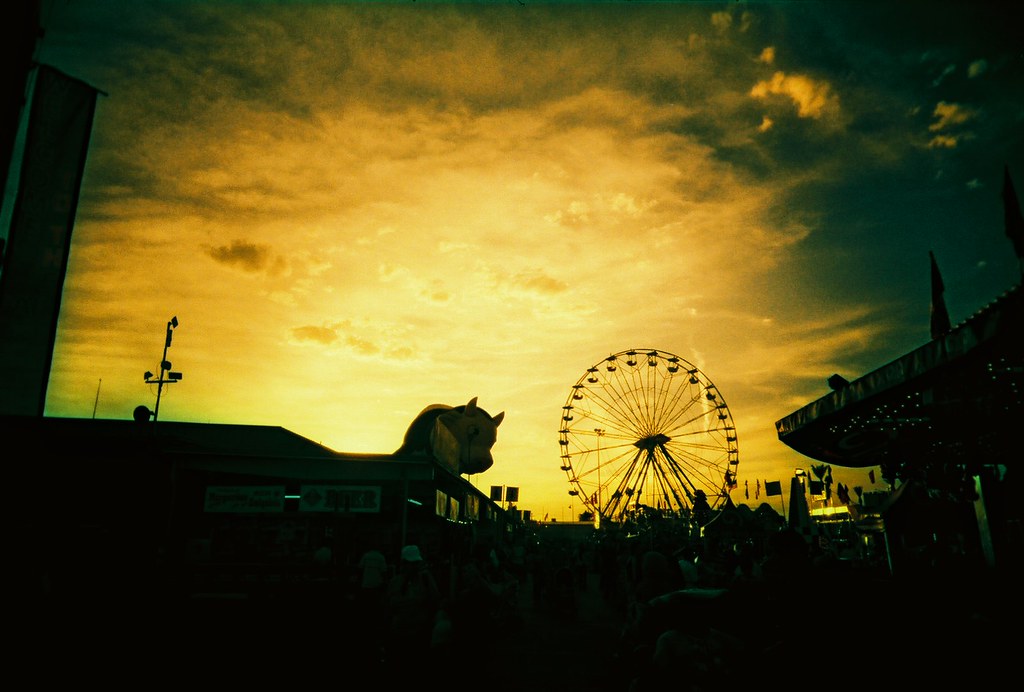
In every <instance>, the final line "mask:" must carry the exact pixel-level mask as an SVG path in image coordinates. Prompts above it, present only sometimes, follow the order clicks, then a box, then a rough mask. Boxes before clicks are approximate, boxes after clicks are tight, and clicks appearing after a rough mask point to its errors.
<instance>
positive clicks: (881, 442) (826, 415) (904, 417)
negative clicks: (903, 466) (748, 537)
mask: <svg viewBox="0 0 1024 692" xmlns="http://www.w3.org/2000/svg"><path fill="white" fill-rule="evenodd" d="M1022 308H1024V301H1022V294H1021V290H1020V286H1019V285H1018V286H1016V287H1014V288H1013V289H1011V290H1010V291H1008V292H1006V293H1004V294H1003V295H1002V296H1001V297H1000V298H998V299H997V300H996V301H994V302H993V303H991V304H989V305H988V306H986V307H985V308H984V309H982V310H980V311H979V312H977V313H975V314H974V315H973V316H971V317H970V318H968V319H967V320H965V321H964V322H962V323H961V324H959V325H957V326H956V327H954V328H952V329H951V330H950V331H949V332H948V333H946V334H944V335H942V336H940V337H938V338H936V339H933V340H932V341H930V342H928V343H926V344H925V345H923V346H921V347H920V348H917V349H915V350H914V351H911V352H910V353H907V354H906V355H904V356H901V357H900V358H897V359H896V360H894V361H892V362H890V363H888V364H886V365H884V366H882V367H880V368H878V369H877V370H874V371H872V372H869V373H868V374H866V375H864V376H863V377H860V378H858V379H856V380H854V381H853V382H850V383H849V384H847V385H845V386H841V387H839V388H838V389H836V390H834V391H832V392H830V393H828V394H827V395H825V396H823V397H821V398H820V399H817V400H816V401H813V402H811V403H810V404H807V405H806V406H804V407H803V408H801V409H799V410H797V411H794V412H793V413H791V414H789V415H788V416H786V417H785V418H782V419H780V420H778V421H776V423H775V427H776V431H777V433H778V436H779V440H781V441H782V442H783V443H785V444H786V445H788V446H789V447H792V448H793V449H795V450H796V451H798V452H800V453H801V454H804V455H806V456H808V457H811V458H812V459H817V460H819V461H823V462H826V463H829V464H835V465H838V466H846V467H853V468H864V467H868V466H876V465H878V464H881V463H884V462H886V461H888V460H890V459H894V458H896V459H899V460H903V461H907V460H910V461H913V460H914V459H920V460H922V461H923V460H928V461H948V462H953V463H959V462H965V461H974V462H981V463H990V464H997V463H998V464H1006V463H1007V462H1008V461H1009V457H1010V456H1011V453H1012V450H1015V449H1016V448H1017V445H1018V444H1019V433H1018V431H1017V428H1018V427H1019V425H1020V422H1021V421H1022V420H1024V415H1022V414H1024V407H1022V405H1021V403H1022V398H1024V319H1022V318H1024V310H1022ZM1011 436H1012V437H1013V438H1014V439H1012V440H1011ZM1018 456H1019V455H1018ZM1014 463H1020V460H1019V459H1015V460H1014Z"/></svg>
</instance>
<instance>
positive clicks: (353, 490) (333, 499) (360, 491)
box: [299, 485, 380, 512]
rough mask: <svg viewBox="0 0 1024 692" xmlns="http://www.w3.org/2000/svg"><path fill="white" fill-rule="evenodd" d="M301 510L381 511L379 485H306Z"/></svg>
mask: <svg viewBox="0 0 1024 692" xmlns="http://www.w3.org/2000/svg"><path fill="white" fill-rule="evenodd" d="M299 511H300V512H380V486H379V485H304V486H302V495H301V497H300V498H299Z"/></svg>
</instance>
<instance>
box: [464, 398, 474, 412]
mask: <svg viewBox="0 0 1024 692" xmlns="http://www.w3.org/2000/svg"><path fill="white" fill-rule="evenodd" d="M465 414H466V415H467V416H475V415H476V397H473V398H472V399H470V400H469V403H468V404H466V411H465Z"/></svg>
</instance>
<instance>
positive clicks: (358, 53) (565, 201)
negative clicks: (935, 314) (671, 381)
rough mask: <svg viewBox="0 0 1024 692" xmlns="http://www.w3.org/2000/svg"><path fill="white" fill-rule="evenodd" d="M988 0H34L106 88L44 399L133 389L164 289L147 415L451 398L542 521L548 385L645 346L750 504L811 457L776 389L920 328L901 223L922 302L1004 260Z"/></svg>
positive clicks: (1009, 264)
mask: <svg viewBox="0 0 1024 692" xmlns="http://www.w3.org/2000/svg"><path fill="white" fill-rule="evenodd" d="M997 8H998V4H992V5H989V4H988V3H943V2H928V3H918V2H909V3H898V4H895V5H893V6H890V4H886V3H867V2H813V1H811V2H802V3H789V2H785V3H783V2H779V3H770V2H765V3H758V2H746V3H734V2H724V3H705V2H689V3H682V2H676V3H673V2H665V3H625V2H623V3H616V2H612V3H578V4H568V3H530V2H525V3H515V2H510V3H483V2H467V3H449V4H445V3H430V2H426V3H425V2H416V3H411V2H409V3H406V2H390V3H383V2H381V3H376V2H363V3H342V2H285V3H264V2H248V3H245V2H236V3H217V2H198V1H196V2H162V3H157V2H138V3H136V2H130V3H129V2H125V3H115V2H100V1H99V0H88V1H84V0H68V1H64V0H60V1H53V2H49V3H44V7H43V12H44V14H43V23H44V28H45V32H46V33H45V36H44V38H43V40H42V41H41V42H40V44H39V49H38V51H37V56H36V57H37V60H38V61H39V62H42V63H46V64H49V65H52V66H54V67H56V68H58V69H60V70H62V71H64V72H66V73H68V74H69V75H71V76H74V77H77V78H79V79H82V80H84V81H86V82H88V83H89V84H91V85H93V86H94V87H96V88H97V89H99V90H101V91H102V92H103V94H104V95H101V96H100V97H99V101H98V105H97V110H96V119H95V123H94V126H93V134H92V139H91V143H90V149H89V157H88V161H87V164H86V170H85V178H84V181H83V186H82V192H81V199H80V203H79V209H78V214H77V218H76V226H75V231H74V236H73V239H72V248H71V256H70V262H69V269H68V273H67V278H66V281H65V287H64V297H63V303H62V311H61V319H60V323H59V328H58V334H57V342H56V350H55V356H54V361H53V370H52V376H51V381H50V387H49V392H48V398H47V405H46V414H47V415H50V416H71V417H91V416H92V415H93V411H94V408H95V415H96V417H97V418H124V419H127V418H130V417H131V413H132V410H133V409H134V408H135V407H136V406H137V405H139V404H145V405H147V406H149V407H150V408H152V407H153V406H154V404H155V390H154V389H152V388H150V387H148V386H147V385H146V384H145V383H144V381H143V372H145V371H147V370H151V371H155V370H156V369H158V368H159V361H160V358H161V355H162V349H163V340H164V331H165V328H166V324H167V322H168V321H169V320H170V318H171V317H172V316H176V317H177V318H178V321H179V326H178V328H177V329H175V332H174V341H173V345H172V347H171V349H170V350H169V351H168V359H169V360H170V361H171V362H172V363H173V366H174V369H175V370H178V371H181V372H183V374H184V377H183V379H182V381H181V382H180V383H176V384H174V385H172V386H170V387H168V388H166V389H165V391H164V394H163V396H162V398H161V403H160V419H161V420H180V421H196V422H207V423H241V424H252V425H275V426H281V427H284V428H287V429H289V430H291V431H293V432H295V433H298V434H300V435H303V436H305V437H308V438H310V439H312V440H314V441H316V442H320V443H322V444H324V445H326V446H328V447H330V448H332V449H335V450H337V451H341V452H357V453H359V452H365V453H389V452H392V451H394V450H395V449H397V448H398V446H399V445H400V444H401V442H402V438H403V435H404V433H405V431H406V428H407V427H408V425H409V424H410V423H411V422H412V420H413V418H415V416H416V415H417V414H418V413H419V412H420V410H422V409H423V408H424V407H426V406H428V405H430V404H434V403H443V404H450V405H458V404H464V403H466V402H467V401H468V400H469V399H470V398H472V397H478V402H479V405H480V406H481V407H483V408H484V409H485V410H486V411H488V412H490V413H492V414H496V413H498V412H499V411H504V412H505V419H504V421H503V422H502V424H501V426H500V428H499V430H498V440H497V443H496V444H495V446H494V448H493V450H492V451H493V453H494V457H495V465H494V467H493V468H492V469H491V470H489V471H487V472H486V473H484V474H480V475H478V476H475V477H473V478H472V481H473V482H474V484H476V485H478V486H479V487H487V486H490V485H506V486H516V487H519V488H520V502H519V506H520V507H521V508H523V509H529V510H531V511H532V513H533V514H534V516H535V517H536V518H542V517H543V516H545V515H547V516H550V517H552V518H556V519H559V520H567V519H569V518H571V517H572V514H573V513H574V512H575V513H578V512H579V511H581V509H582V506H581V504H580V502H579V501H578V500H573V498H571V497H570V496H569V495H568V490H569V485H568V483H567V481H566V476H565V473H564V472H562V471H561V470H560V469H559V466H560V460H559V453H560V452H559V447H558V430H559V427H560V418H559V417H560V415H561V407H562V405H563V404H564V403H565V401H566V398H567V395H568V394H569V391H570V388H571V386H572V385H573V384H574V383H575V382H576V381H577V380H578V379H579V378H580V377H581V376H582V375H583V374H584V373H585V371H586V369H587V368H589V367H591V366H592V365H595V364H598V363H600V362H601V361H603V359H604V358H606V357H607V356H608V355H610V354H613V353H617V352H620V351H623V350H626V349H629V348H637V349H657V350H660V351H665V352H668V353H673V354H675V355H678V356H680V357H681V358H684V359H686V360H687V361H689V362H691V363H693V364H694V365H696V366H697V367H699V368H700V369H701V371H702V372H704V373H705V374H706V375H707V377H708V378H710V380H712V381H713V382H714V384H715V385H716V387H717V388H718V390H719V391H720V393H721V395H722V396H723V397H724V400H725V401H726V403H727V404H728V407H729V410H730V412H731V414H732V416H733V418H734V420H735V423H736V428H737V434H738V444H739V451H740V465H739V488H738V489H737V490H736V491H734V492H733V494H732V497H733V499H734V501H736V502H747V503H748V504H755V499H754V483H755V480H761V481H762V482H763V481H765V480H780V479H781V480H783V481H784V482H783V486H784V487H786V488H788V484H787V483H786V482H785V481H786V479H788V478H790V477H791V476H792V472H793V469H794V468H796V467H802V468H808V467H809V466H810V465H811V464H813V463H817V462H815V461H814V460H811V459H808V458H806V457H803V456H802V455H799V454H797V453H796V452H794V451H793V450H791V449H789V448H788V447H787V446H786V445H784V444H783V443H781V442H780V441H779V440H778V438H777V435H776V432H775V421H776V420H778V419H779V418H782V417H784V416H786V415H788V414H789V413H792V412H793V411H795V410H797V409H799V408H801V407H802V406H804V405H806V404H808V403H810V402H811V401H813V400H815V399H817V398H819V397H821V396H823V395H825V394H826V393H827V392H828V391H829V389H828V386H827V384H826V379H827V377H828V376H829V375H831V374H832V373H840V374H842V375H843V376H845V377H846V378H847V379H850V380H852V379H855V378H857V377H859V376H861V375H864V374H866V373H868V372H869V371H871V370H874V369H875V368H878V367H880V366H882V365H884V364H885V363H887V362H889V361H891V360H893V359H894V358H897V357H899V356H901V355H903V354H904V353H906V352H908V351H910V350H913V349H914V348H916V347H918V346H920V345H922V344H924V343H925V342H927V341H928V340H929V338H930V337H929V302H930V285H929V260H928V251H929V250H932V251H934V253H935V256H936V259H937V261H938V264H939V267H940V269H941V271H942V276H943V280H944V283H945V289H946V290H945V299H946V304H947V307H948V309H949V312H950V316H951V318H952V320H953V322H954V323H957V322H959V321H962V320H963V319H965V318H967V317H969V316H970V315H971V314H972V313H974V312H975V311H977V310H978V309H980V308H982V307H983V306H984V305H985V304H987V303H988V302H990V301H991V300H993V299H995V298H996V297H997V296H998V295H999V294H1001V293H1002V292H1003V291H1005V290H1007V289H1008V288H1010V287H1011V286H1013V285H1014V284H1016V283H1018V282H1019V281H1020V274H1019V269H1018V265H1017V259H1016V257H1015V256H1014V253H1013V248H1012V245H1011V244H1010V242H1009V240H1008V239H1007V238H1006V236H1005V233H1004V228H1003V207H1002V201H1001V197H1000V190H1001V186H1002V180H1003V169H1004V166H1009V170H1010V172H1011V175H1013V176H1014V181H1015V183H1016V184H1017V188H1018V190H1020V189H1021V185H1022V184H1024V182H1022V181H1024V136H1022V132H1024V122H1022V121H1024V101H1022V99H1021V98H1020V94H1022V93H1024V56H1022V50H1021V47H1020V46H1019V45H1016V44H1015V43H1014V42H1013V36H1012V32H1011V30H1010V27H1009V26H1008V22H1005V21H999V14H998V13H997V11H996V10H997ZM97 392H99V398H98V400H97ZM965 423H966V422H965ZM833 474H834V477H835V478H836V480H838V481H840V482H844V483H846V484H847V485H849V486H851V487H853V486H857V485H859V486H863V487H864V488H865V489H872V487H874V488H879V486H878V485H876V486H871V484H870V483H869V481H868V469H844V468H841V467H833ZM745 481H749V487H750V498H749V499H747V498H746V497H745V496H744V482H745ZM772 499H773V500H775V498H772ZM764 500H765V498H764V496H763V495H761V498H760V500H759V501H764Z"/></svg>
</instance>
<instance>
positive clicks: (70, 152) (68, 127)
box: [0, 65, 99, 416]
mask: <svg viewBox="0 0 1024 692" xmlns="http://www.w3.org/2000/svg"><path fill="white" fill-rule="evenodd" d="M19 91H20V89H19ZM97 93H99V92H97V90H96V89H94V88H93V87H91V86H89V85H87V84H85V83H84V82H81V81H79V80H77V79H73V78H71V77H68V76H67V75H65V74H63V73H61V72H59V71H57V70H56V69H54V68H52V67H49V66H47V65H39V66H38V67H37V68H36V73H35V79H34V82H33V86H32V103H31V108H30V109H29V111H28V121H27V122H28V127H27V129H26V130H25V137H24V142H23V145H24V146H23V147H22V152H21V170H20V175H19V176H18V187H17V194H16V195H15V199H14V205H13V207H12V208H11V219H10V227H9V231H8V236H7V242H6V244H5V245H6V247H5V257H4V259H3V269H2V272H3V273H2V275H0V382H3V384H4V386H3V387H0V414H3V413H11V414H22V415H36V416H42V415H43V408H44V406H45V404H46V388H47V383H48V382H49V379H50V362H51V360H52V357H53V344H54V338H55V337H56V333H57V317H58V314H59V312H60V302H61V295H62V293H63V290H64V276H65V274H66V272H67V264H68V253H69V250H70V247H71V232H72V229H73V227H74V222H75V212H76V211H77V209H78V194H79V190H80V187H81V181H82V173H83V171H84V168H85V158H86V153H87V151H88V149H89V138H90V135H91V134H92V122H93V115H94V113H95V109H96V95H97ZM5 134H6V133H5ZM8 163H10V162H9V161H3V165H4V166H6V165H8Z"/></svg>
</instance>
